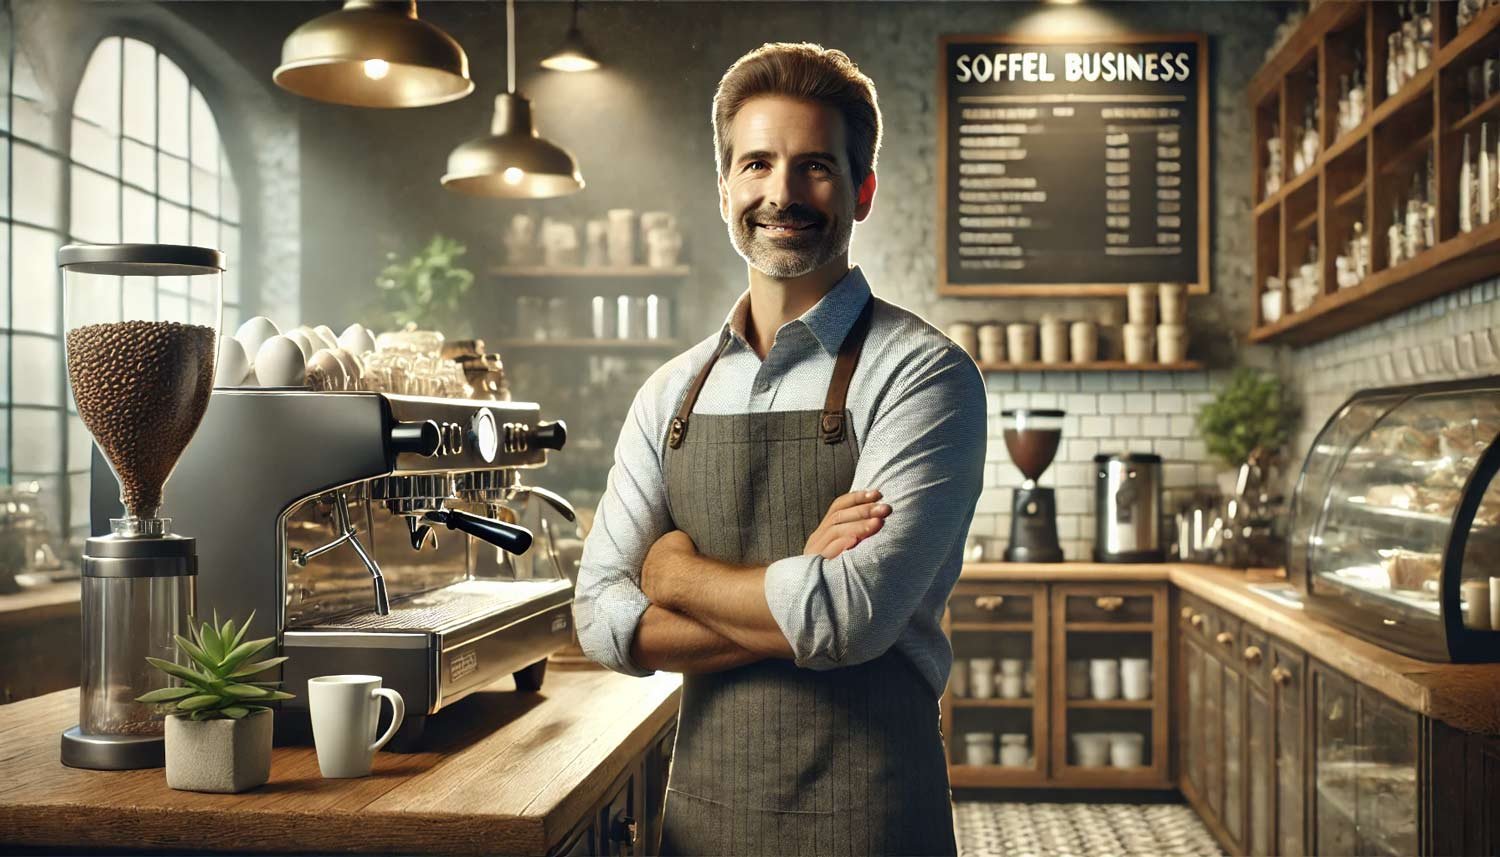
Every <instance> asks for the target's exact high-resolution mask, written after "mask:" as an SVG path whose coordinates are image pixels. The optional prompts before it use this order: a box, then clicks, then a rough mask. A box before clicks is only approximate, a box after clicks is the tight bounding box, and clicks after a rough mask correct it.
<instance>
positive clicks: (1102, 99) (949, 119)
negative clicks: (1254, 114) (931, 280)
mask: <svg viewBox="0 0 1500 857" xmlns="http://www.w3.org/2000/svg"><path fill="white" fill-rule="evenodd" d="M938 55H939V61H940V63H941V66H940V68H939V74H938V104H939V108H938V110H939V117H938V118H939V121H938V158H939V161H938V227H939V228H938V272H939V287H938V290H939V293H941V294H947V295H1001V296H1003V295H1033V296H1064V295H1091V294H1115V293H1121V292H1123V291H1124V289H1125V286H1126V285H1127V284H1129V283H1185V284H1187V285H1188V287H1189V289H1190V291H1193V292H1205V291H1207V290H1208V243H1209V235H1208V165H1209V153H1208V52H1207V47H1206V42H1205V41H1204V38H1203V36H1202V35H1201V34H1190V35H1153V36H1145V35H1122V36H1110V37H1107V38H1101V39H1099V40H1089V39H1069V40H1067V41H1056V42H1052V41H1046V40H1042V41H1037V40H1034V39H1027V40H1023V39H1013V38H1010V37H1006V36H983V35H980V36H944V37H942V39H941V40H940V43H939V51H938Z"/></svg>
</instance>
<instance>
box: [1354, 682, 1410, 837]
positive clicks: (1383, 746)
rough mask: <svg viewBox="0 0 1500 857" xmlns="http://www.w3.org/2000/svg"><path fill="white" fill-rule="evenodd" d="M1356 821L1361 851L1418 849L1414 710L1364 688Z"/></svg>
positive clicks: (1359, 691)
mask: <svg viewBox="0 0 1500 857" xmlns="http://www.w3.org/2000/svg"><path fill="white" fill-rule="evenodd" d="M1356 694H1357V699H1358V704H1359V721H1358V736H1359V744H1358V747H1357V751H1356V753H1355V760H1356V765H1355V811H1354V818H1355V823H1356V825H1357V827H1358V831H1359V853H1360V854H1376V855H1391V857H1398V855H1406V854H1416V853H1417V816H1418V812H1419V806H1418V800H1417V730H1418V717H1417V714H1416V712H1414V711H1411V710H1409V709H1406V708H1403V707H1401V706H1399V705H1397V704H1396V703H1394V702H1392V701H1391V700H1390V699H1388V698H1386V697H1385V696H1384V695H1382V694H1380V693H1378V692H1376V691H1373V690H1371V689H1369V688H1367V687H1363V686H1359V687H1357V689H1356Z"/></svg>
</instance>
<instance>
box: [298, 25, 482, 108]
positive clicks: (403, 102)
mask: <svg viewBox="0 0 1500 857" xmlns="http://www.w3.org/2000/svg"><path fill="white" fill-rule="evenodd" d="M271 79H272V80H274V81H276V85H277V86H280V87H281V88H282V89H285V90H288V91H290V92H294V93H296V94H298V95H301V96H304V97H307V98H312V99H314V100H317V101H327V102H330V103H333V104H347V105H349V106H351V107H426V106H428V105H432V104H443V103H445V102H448V101H453V100H455V99H459V98H463V97H464V96H465V95H468V94H469V93H470V92H473V91H474V81H472V80H470V79H469V58H468V56H467V55H466V54H465V53H464V49H463V47H462V46H460V45H459V43H458V42H456V41H454V39H453V37H452V36H450V35H448V34H447V33H445V32H443V31H442V30H440V29H438V28H437V27H434V26H433V25H431V24H429V23H427V22H426V21H423V20H421V19H419V18H418V17H417V3H416V0H348V2H346V3H344V8H342V9H340V10H338V11H337V12H330V13H328V14H327V15H323V16H320V17H317V18H314V19H312V20H311V21H308V22H307V23H306V24H303V25H302V26H300V27H298V28H297V29H295V30H293V31H292V34H291V35H290V36H287V37H286V41H284V42H282V45H281V65H279V66H277V67H276V71H275V73H273V74H272V76H271Z"/></svg>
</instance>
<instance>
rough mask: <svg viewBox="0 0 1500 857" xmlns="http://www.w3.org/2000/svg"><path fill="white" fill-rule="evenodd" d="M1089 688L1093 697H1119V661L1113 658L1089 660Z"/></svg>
mask: <svg viewBox="0 0 1500 857" xmlns="http://www.w3.org/2000/svg"><path fill="white" fill-rule="evenodd" d="M1089 689H1090V691H1092V693H1093V695H1094V698H1095V699H1119V698H1120V662H1119V661H1118V660H1116V659H1114V658H1094V659H1093V660H1091V661H1089Z"/></svg>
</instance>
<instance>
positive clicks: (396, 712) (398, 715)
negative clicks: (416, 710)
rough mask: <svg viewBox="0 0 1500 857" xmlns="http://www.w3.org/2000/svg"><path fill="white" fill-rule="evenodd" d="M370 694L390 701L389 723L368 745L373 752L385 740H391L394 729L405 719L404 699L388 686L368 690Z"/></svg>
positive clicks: (384, 742) (378, 748)
mask: <svg viewBox="0 0 1500 857" xmlns="http://www.w3.org/2000/svg"><path fill="white" fill-rule="evenodd" d="M370 695H371V696H383V697H385V698H386V700H387V701H389V702H390V703H391V725H390V726H387V727H386V730H385V734H384V735H381V736H380V737H379V738H376V739H375V743H374V744H371V745H370V752H371V753H374V752H377V751H379V750H380V748H381V747H384V746H385V744H386V742H387V741H389V740H391V736H393V735H395V734H396V730H397V729H399V728H401V721H402V720H405V719H406V700H404V699H402V698H401V694H399V693H397V692H396V691H394V690H391V689H390V688H388V687H377V688H375V689H374V690H372V691H370Z"/></svg>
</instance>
